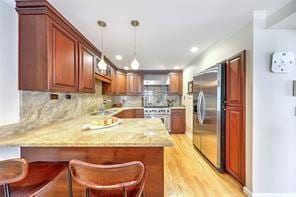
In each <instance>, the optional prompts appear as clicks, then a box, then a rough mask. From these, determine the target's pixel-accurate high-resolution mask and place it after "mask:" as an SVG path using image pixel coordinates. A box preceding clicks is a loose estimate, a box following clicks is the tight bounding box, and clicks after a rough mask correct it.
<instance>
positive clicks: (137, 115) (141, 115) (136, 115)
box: [115, 109, 144, 118]
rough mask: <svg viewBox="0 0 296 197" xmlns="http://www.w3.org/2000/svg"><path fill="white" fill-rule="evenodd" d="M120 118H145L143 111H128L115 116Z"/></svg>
mask: <svg viewBox="0 0 296 197" xmlns="http://www.w3.org/2000/svg"><path fill="white" fill-rule="evenodd" d="M115 117H118V118H144V110H143V109H127V110H123V111H122V112H120V113H118V114H116V115H115Z"/></svg>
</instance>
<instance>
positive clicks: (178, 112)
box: [171, 109, 186, 134]
mask: <svg viewBox="0 0 296 197" xmlns="http://www.w3.org/2000/svg"><path fill="white" fill-rule="evenodd" d="M185 131H186V111H185V109H172V110H171V133H172V134H184V133H185Z"/></svg>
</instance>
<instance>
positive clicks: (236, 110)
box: [226, 51, 246, 185]
mask: <svg viewBox="0 0 296 197" xmlns="http://www.w3.org/2000/svg"><path fill="white" fill-rule="evenodd" d="M245 70H246V63H245V51H243V52H241V53H239V54H237V55H235V56H234V57H232V58H230V59H229V60H228V61H227V64H226V170H227V171H228V172H229V173H230V174H231V175H232V176H233V177H235V178H236V179H237V180H238V181H239V182H240V183H241V184H243V185H245V122H246V118H245V109H246V108H245V84H246V72H245Z"/></svg>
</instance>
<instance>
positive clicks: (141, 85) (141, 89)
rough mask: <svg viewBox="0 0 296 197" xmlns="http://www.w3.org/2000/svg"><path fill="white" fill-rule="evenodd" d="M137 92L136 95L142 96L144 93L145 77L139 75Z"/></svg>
mask: <svg viewBox="0 0 296 197" xmlns="http://www.w3.org/2000/svg"><path fill="white" fill-rule="evenodd" d="M135 83H136V91H135V93H136V94H138V95H141V94H143V93H144V76H143V75H137V76H136V81H135Z"/></svg>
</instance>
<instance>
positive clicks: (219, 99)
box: [193, 64, 225, 170]
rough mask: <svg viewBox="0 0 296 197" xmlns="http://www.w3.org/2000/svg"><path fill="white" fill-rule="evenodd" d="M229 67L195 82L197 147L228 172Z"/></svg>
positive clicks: (198, 77)
mask: <svg viewBox="0 0 296 197" xmlns="http://www.w3.org/2000/svg"><path fill="white" fill-rule="evenodd" d="M224 70H225V64H218V65H215V66H213V67H211V68H209V69H207V70H205V71H203V72H201V73H199V74H198V75H196V76H195V77H194V78H193V144H194V146H195V147H196V148H197V149H198V150H199V151H200V152H201V153H202V154H203V155H204V156H205V157H206V158H207V159H208V160H209V161H210V162H211V163H212V164H213V165H214V166H215V167H216V168H217V169H219V170H224V168H225V111H224V103H225V102H224V101H225V81H224V80H225V71H224Z"/></svg>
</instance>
